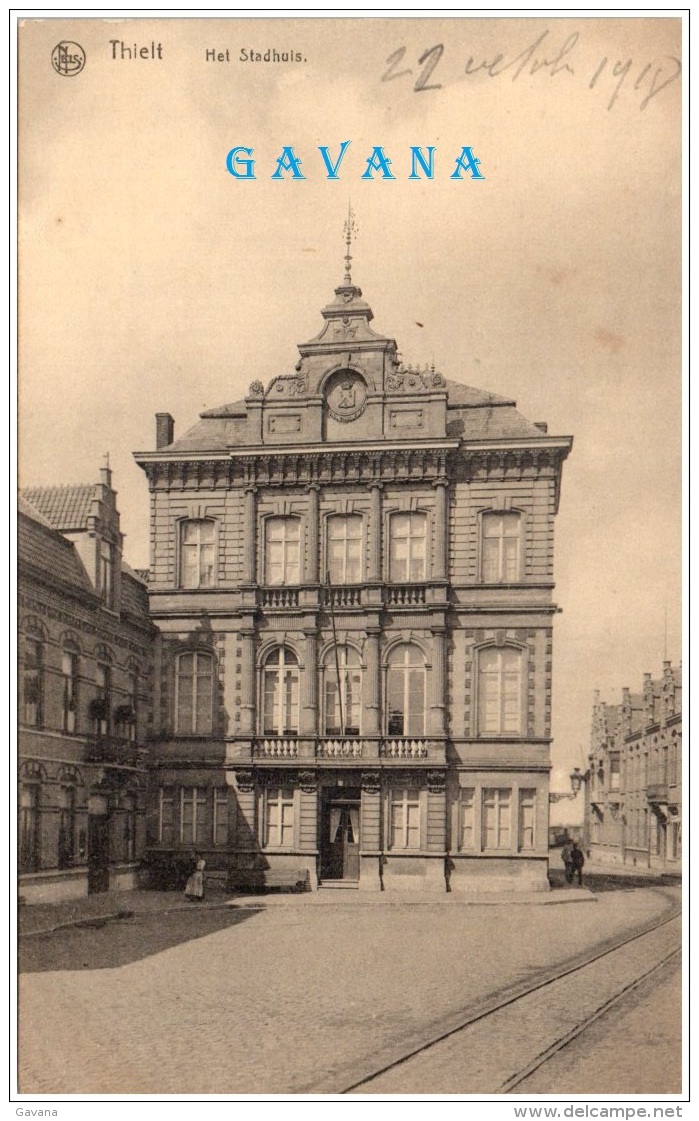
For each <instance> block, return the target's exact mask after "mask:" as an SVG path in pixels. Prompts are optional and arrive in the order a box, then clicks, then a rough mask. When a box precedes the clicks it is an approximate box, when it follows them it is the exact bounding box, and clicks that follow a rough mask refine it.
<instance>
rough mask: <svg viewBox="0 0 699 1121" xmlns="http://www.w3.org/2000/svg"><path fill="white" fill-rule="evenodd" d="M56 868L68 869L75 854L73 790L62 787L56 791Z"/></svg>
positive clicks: (68, 787) (69, 787)
mask: <svg viewBox="0 0 699 1121" xmlns="http://www.w3.org/2000/svg"><path fill="white" fill-rule="evenodd" d="M58 805H59V811H58V812H59V817H58V867H59V868H69V867H70V866H71V864H72V863H73V856H74V854H75V790H74V789H73V787H72V786H62V787H60V789H59V791H58Z"/></svg>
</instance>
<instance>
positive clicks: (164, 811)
mask: <svg viewBox="0 0 699 1121" xmlns="http://www.w3.org/2000/svg"><path fill="white" fill-rule="evenodd" d="M158 794H159V797H158V841H159V843H160V844H161V845H168V844H172V842H173V841H174V840H175V791H174V789H173V787H172V786H161V787H160V790H159V792H158Z"/></svg>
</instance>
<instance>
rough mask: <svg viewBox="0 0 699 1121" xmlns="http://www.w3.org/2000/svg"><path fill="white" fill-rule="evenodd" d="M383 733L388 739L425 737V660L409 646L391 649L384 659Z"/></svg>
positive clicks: (417, 650)
mask: <svg viewBox="0 0 699 1121" xmlns="http://www.w3.org/2000/svg"><path fill="white" fill-rule="evenodd" d="M386 695H387V698H388V712H387V729H386V730H387V733H388V735H389V736H423V735H424V734H425V659H424V656H423V654H422V651H421V650H420V649H419V648H418V647H417V646H413V645H411V644H409V643H406V644H402V645H400V646H396V647H394V648H393V650H392V651H391V653H390V655H389V659H388V680H387V689H386Z"/></svg>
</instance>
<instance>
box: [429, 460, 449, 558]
mask: <svg viewBox="0 0 699 1121" xmlns="http://www.w3.org/2000/svg"><path fill="white" fill-rule="evenodd" d="M434 487H435V511H434V573H433V575H434V578H435V580H446V578H447V547H448V546H447V543H448V536H449V484H448V482H447V480H446V479H438V480H437V482H436V483H435V484H434Z"/></svg>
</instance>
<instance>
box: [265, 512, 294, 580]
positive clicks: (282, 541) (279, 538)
mask: <svg viewBox="0 0 699 1121" xmlns="http://www.w3.org/2000/svg"><path fill="white" fill-rule="evenodd" d="M300 582H301V524H300V522H299V519H298V518H268V519H267V521H266V522H265V583H266V584H268V585H279V584H299V583H300Z"/></svg>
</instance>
